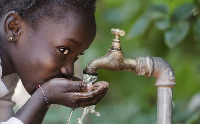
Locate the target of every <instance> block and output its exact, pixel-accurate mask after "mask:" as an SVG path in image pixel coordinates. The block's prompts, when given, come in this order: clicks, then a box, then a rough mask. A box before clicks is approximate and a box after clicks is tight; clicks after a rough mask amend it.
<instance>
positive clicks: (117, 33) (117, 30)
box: [111, 28, 125, 36]
mask: <svg viewBox="0 0 200 124" xmlns="http://www.w3.org/2000/svg"><path fill="white" fill-rule="evenodd" d="M111 34H115V35H117V36H124V35H125V31H123V30H120V29H114V28H112V29H111Z"/></svg>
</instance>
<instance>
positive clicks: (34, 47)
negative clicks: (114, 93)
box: [0, 0, 108, 124]
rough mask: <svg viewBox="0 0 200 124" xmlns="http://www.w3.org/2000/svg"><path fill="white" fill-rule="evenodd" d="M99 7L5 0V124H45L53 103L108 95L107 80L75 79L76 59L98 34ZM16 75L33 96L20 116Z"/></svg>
mask: <svg viewBox="0 0 200 124" xmlns="http://www.w3.org/2000/svg"><path fill="white" fill-rule="evenodd" d="M94 11H95V0H1V1H0V57H1V66H2V70H0V72H1V73H2V74H1V73H0V74H1V75H0V76H1V78H2V79H3V81H2V80H1V81H0V120H1V122H2V121H4V122H2V123H1V124H11V123H12V124H23V123H24V124H31V123H35V124H39V123H41V122H42V120H43V117H44V116H45V113H46V112H47V110H48V107H49V105H50V104H60V105H64V106H67V107H71V108H77V107H84V106H89V105H93V104H96V103H97V102H98V101H99V100H100V99H101V98H102V97H103V96H104V95H105V93H106V91H107V89H108V83H107V82H97V83H95V84H94V85H87V84H85V83H83V82H82V81H73V79H74V77H73V75H74V62H75V61H76V60H77V59H78V58H77V56H78V55H79V54H82V53H83V52H84V51H85V50H86V49H87V48H88V47H89V45H90V44H91V43H92V41H93V40H94V37H95V35H96V24H95V18H94ZM15 73H16V74H17V75H18V76H19V77H20V79H21V81H22V83H23V85H24V87H25V89H26V91H27V92H28V93H29V94H30V95H31V98H30V99H29V100H28V101H27V102H26V104H25V105H24V106H23V107H22V108H21V109H20V110H19V111H18V112H17V113H16V114H15V115H14V114H13V111H12V107H13V102H12V101H11V96H12V94H13V91H14V87H15V86H16V82H15V81H13V80H16V79H17V78H16V76H15ZM8 76H9V77H8ZM10 79H12V80H10ZM89 89H93V90H92V91H88V90H89ZM22 97H23V96H22Z"/></svg>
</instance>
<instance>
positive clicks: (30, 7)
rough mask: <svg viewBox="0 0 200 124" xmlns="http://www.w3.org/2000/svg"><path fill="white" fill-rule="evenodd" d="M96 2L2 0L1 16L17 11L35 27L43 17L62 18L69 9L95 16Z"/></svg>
mask: <svg viewBox="0 0 200 124" xmlns="http://www.w3.org/2000/svg"><path fill="white" fill-rule="evenodd" d="M95 3H96V0H0V16H2V14H3V13H5V12H9V11H15V12H17V13H18V14H19V15H20V16H21V17H22V18H23V19H24V20H25V21H26V22H27V23H29V24H30V25H31V26H32V27H35V26H36V24H37V21H38V20H39V18H41V17H56V19H61V18H62V17H64V15H65V13H67V12H68V11H75V12H76V13H79V14H81V13H86V14H85V15H87V16H91V17H93V18H94V12H95V9H96V7H95Z"/></svg>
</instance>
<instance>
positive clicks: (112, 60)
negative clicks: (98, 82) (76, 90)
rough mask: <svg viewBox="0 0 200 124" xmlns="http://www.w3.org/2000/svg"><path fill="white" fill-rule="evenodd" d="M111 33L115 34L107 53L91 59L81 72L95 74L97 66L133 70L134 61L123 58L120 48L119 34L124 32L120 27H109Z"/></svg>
mask: <svg viewBox="0 0 200 124" xmlns="http://www.w3.org/2000/svg"><path fill="white" fill-rule="evenodd" d="M111 33H112V34H115V39H113V42H112V46H111V48H110V49H109V50H108V53H107V54H106V55H105V56H103V57H99V58H96V59H94V60H92V61H91V62H90V63H89V64H88V66H87V67H86V69H84V70H83V73H86V74H90V75H96V74H97V69H98V68H103V69H106V70H111V71H135V65H136V61H135V60H133V59H129V58H125V57H124V55H123V51H122V48H121V43H120V36H124V35H125V32H124V31H123V30H120V29H111Z"/></svg>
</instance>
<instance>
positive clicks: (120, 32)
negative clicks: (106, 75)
mask: <svg viewBox="0 0 200 124" xmlns="http://www.w3.org/2000/svg"><path fill="white" fill-rule="evenodd" d="M111 34H115V39H113V42H112V46H111V50H117V51H121V44H120V40H119V37H120V36H124V35H125V31H123V30H120V29H114V28H113V29H111Z"/></svg>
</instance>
